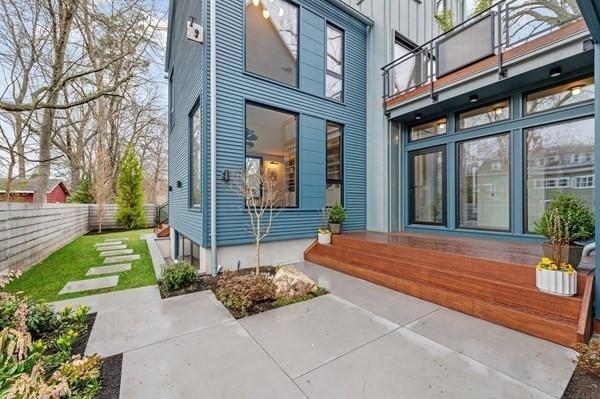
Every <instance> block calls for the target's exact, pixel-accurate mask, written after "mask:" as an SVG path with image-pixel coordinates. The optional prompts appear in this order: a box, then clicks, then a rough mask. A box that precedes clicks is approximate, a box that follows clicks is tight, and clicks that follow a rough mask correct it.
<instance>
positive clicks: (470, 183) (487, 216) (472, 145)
mask: <svg viewBox="0 0 600 399" xmlns="http://www.w3.org/2000/svg"><path fill="white" fill-rule="evenodd" d="M458 152H459V226H460V227H461V228H468V229H487V230H509V229H510V156H509V154H510V137H509V135H508V134H501V135H497V136H493V137H484V138H481V139H475V140H470V141H465V142H463V143H460V144H459V147H458Z"/></svg>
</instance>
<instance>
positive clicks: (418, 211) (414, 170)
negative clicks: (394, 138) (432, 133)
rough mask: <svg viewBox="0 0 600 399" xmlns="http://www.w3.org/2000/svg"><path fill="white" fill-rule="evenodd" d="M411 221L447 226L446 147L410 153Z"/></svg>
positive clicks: (412, 222) (413, 222)
mask: <svg viewBox="0 0 600 399" xmlns="http://www.w3.org/2000/svg"><path fill="white" fill-rule="evenodd" d="M409 179H410V183H409V184H410V223H411V224H428V225H438V226H446V147H445V146H441V147H434V148H427V149H425V150H419V151H412V152H409Z"/></svg>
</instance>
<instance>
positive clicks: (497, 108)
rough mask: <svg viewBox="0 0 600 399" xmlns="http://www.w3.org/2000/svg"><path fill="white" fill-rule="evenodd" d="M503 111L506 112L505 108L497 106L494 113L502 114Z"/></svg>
mask: <svg viewBox="0 0 600 399" xmlns="http://www.w3.org/2000/svg"><path fill="white" fill-rule="evenodd" d="M502 112H504V108H502V107H496V108H494V113H495V114H496V115H502Z"/></svg>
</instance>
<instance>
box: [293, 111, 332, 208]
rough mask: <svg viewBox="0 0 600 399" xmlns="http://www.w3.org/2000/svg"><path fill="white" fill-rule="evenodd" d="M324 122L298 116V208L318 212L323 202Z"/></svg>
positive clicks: (307, 116) (312, 117) (318, 119)
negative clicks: (299, 194)
mask: <svg viewBox="0 0 600 399" xmlns="http://www.w3.org/2000/svg"><path fill="white" fill-rule="evenodd" d="M325 129H326V121H325V120H324V119H321V118H316V117H314V116H309V115H301V116H300V156H299V159H300V168H299V169H300V176H302V179H301V180H300V192H301V193H302V194H301V200H300V206H301V207H302V209H313V210H320V209H322V208H323V204H324V202H325V178H326V176H325V169H326V164H325V161H326V153H325V152H324V151H323V149H324V148H326V147H325V146H326V140H325V138H326V136H327V135H326V132H325Z"/></svg>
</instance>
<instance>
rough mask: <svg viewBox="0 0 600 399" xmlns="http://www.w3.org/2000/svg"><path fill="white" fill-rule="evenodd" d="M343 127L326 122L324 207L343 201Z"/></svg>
mask: <svg viewBox="0 0 600 399" xmlns="http://www.w3.org/2000/svg"><path fill="white" fill-rule="evenodd" d="M343 131H344V129H343V127H342V126H341V125H338V124H337V123H333V122H327V178H326V179H327V190H326V192H325V205H326V206H328V207H330V206H333V205H335V204H336V203H338V204H342V203H343V200H344V178H343V173H344V172H343V170H344V168H343V154H342V148H343V146H342V143H343V141H342V140H343Z"/></svg>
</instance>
